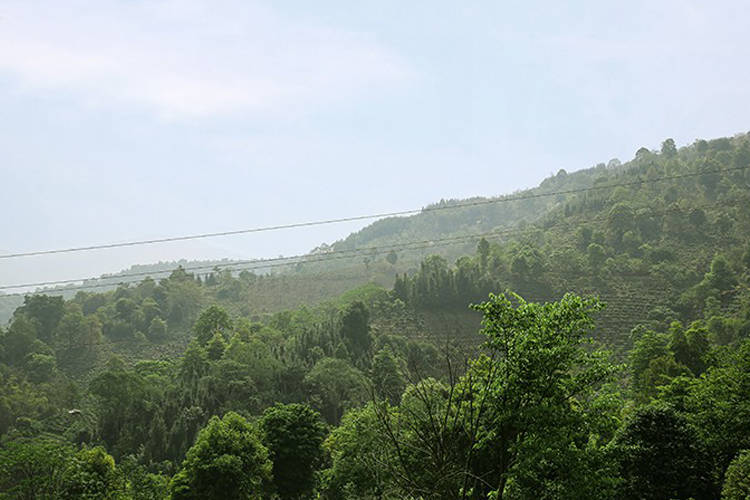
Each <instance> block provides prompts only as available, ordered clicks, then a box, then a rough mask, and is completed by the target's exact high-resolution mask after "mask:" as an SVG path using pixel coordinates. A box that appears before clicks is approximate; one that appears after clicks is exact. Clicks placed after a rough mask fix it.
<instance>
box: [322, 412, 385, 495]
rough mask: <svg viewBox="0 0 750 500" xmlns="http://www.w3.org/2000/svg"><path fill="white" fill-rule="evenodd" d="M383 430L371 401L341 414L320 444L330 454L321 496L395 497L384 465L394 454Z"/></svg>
mask: <svg viewBox="0 0 750 500" xmlns="http://www.w3.org/2000/svg"><path fill="white" fill-rule="evenodd" d="M385 432H386V431H385V430H384V429H383V428H382V425H381V418H380V417H379V415H378V412H377V411H375V408H374V404H373V403H368V404H367V405H366V406H364V407H362V408H354V409H351V410H349V411H347V412H346V413H345V414H344V417H343V418H342V420H341V425H339V426H338V427H335V428H333V430H332V431H331V434H330V435H329V436H328V438H327V439H326V441H325V443H324V447H325V448H326V450H328V453H329V454H330V456H331V467H330V468H329V469H327V470H326V471H325V474H324V478H325V484H324V487H323V497H324V498H330V499H344V498H398V497H399V495H398V493H399V492H398V490H397V489H395V486H394V485H393V478H392V477H391V474H390V468H389V467H388V464H391V463H395V460H396V457H395V456H394V455H393V454H392V453H393V450H392V447H391V446H389V445H388V440H387V439H384V433H385Z"/></svg>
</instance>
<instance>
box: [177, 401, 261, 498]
mask: <svg viewBox="0 0 750 500" xmlns="http://www.w3.org/2000/svg"><path fill="white" fill-rule="evenodd" d="M270 480H271V462H270V461H269V460H268V450H267V449H266V447H265V446H263V444H262V442H261V439H260V432H259V431H258V429H257V428H256V427H255V426H254V425H253V424H251V423H250V422H248V421H247V420H246V419H245V418H243V417H241V416H240V415H238V414H236V413H233V412H230V413H227V414H226V415H224V417H223V418H221V419H220V418H218V417H212V418H211V420H209V421H208V425H207V426H206V427H205V428H204V429H202V430H201V431H200V433H199V434H198V437H197V438H196V440H195V444H194V445H193V446H192V447H191V448H190V450H188V452H187V456H186V457H185V460H184V461H183V462H182V467H181V469H180V472H178V473H177V474H176V475H175V476H174V478H173V479H172V482H171V484H170V492H171V498H173V499H174V500H178V499H202V500H210V499H216V500H220V499H222V500H223V499H226V498H236V499H255V498H257V499H260V498H263V497H264V496H265V492H266V491H267V488H268V482H269V481H270Z"/></svg>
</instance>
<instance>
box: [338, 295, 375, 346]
mask: <svg viewBox="0 0 750 500" xmlns="http://www.w3.org/2000/svg"><path fill="white" fill-rule="evenodd" d="M341 337H342V338H343V339H344V342H345V343H346V347H347V348H348V349H349V352H350V353H352V355H353V356H354V359H359V358H360V357H362V356H363V355H364V354H365V353H367V352H368V351H369V350H370V344H371V343H372V336H371V334H370V311H369V310H368V309H367V306H366V305H365V304H364V303H362V302H361V301H355V302H352V303H351V304H349V305H348V306H347V307H346V309H344V312H343V314H342V315H341Z"/></svg>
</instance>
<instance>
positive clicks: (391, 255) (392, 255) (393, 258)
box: [385, 250, 398, 266]
mask: <svg viewBox="0 0 750 500" xmlns="http://www.w3.org/2000/svg"><path fill="white" fill-rule="evenodd" d="M385 260H386V261H387V262H388V263H389V264H390V265H392V266H395V265H396V262H398V254H397V253H396V252H395V251H394V250H391V251H390V252H388V255H386V256H385Z"/></svg>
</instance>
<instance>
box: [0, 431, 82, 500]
mask: <svg viewBox="0 0 750 500" xmlns="http://www.w3.org/2000/svg"><path fill="white" fill-rule="evenodd" d="M73 454H74V451H73V448H72V447H71V446H70V445H67V444H65V443H61V442H60V441H56V440H51V439H48V438H34V439H16V440H13V441H10V442H6V443H3V445H2V446H0V492H2V493H0V498H22V499H27V498H28V499H33V498H58V497H57V495H58V493H59V492H60V490H61V488H62V485H63V484H64V476H65V471H66V469H67V467H68V464H69V463H70V461H71V460H72V458H73Z"/></svg>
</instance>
